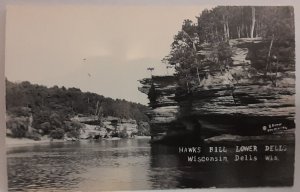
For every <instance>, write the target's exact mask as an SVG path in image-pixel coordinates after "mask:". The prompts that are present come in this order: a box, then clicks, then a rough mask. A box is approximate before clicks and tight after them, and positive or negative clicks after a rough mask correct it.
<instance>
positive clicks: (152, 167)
mask: <svg viewBox="0 0 300 192" xmlns="http://www.w3.org/2000/svg"><path fill="white" fill-rule="evenodd" d="M148 142H149V140H148V139H122V140H102V141H81V142H66V143H50V144H42V145H31V146H22V147H20V146H18V147H9V148H8V151H7V154H8V177H9V178H8V179H9V189H10V191H29V192H36V191H43V192H50V191H54V192H55V191H57V192H60V191H84V192H93V191H103V190H106V191H110V190H143V189H172V188H194V187H214V186H216V187H235V186H240V187H244V186H264V185H273V186H277V185H279V186H280V185H284V186H286V185H291V184H292V182H293V180H292V175H293V159H292V158H290V157H286V154H285V156H284V158H285V159H283V161H281V163H280V166H279V164H278V163H257V162H256V163H251V162H250V163H240V164H239V163H236V164H231V163H227V164H226V163H225V164H224V163H218V164H216V163H205V164H199V163H194V164H191V163H188V162H187V161H186V157H181V156H180V155H178V148H173V147H166V146H152V147H151V146H150V144H149V143H148ZM291 155H292V156H293V154H291ZM288 159H292V160H291V162H290V161H289V160H288ZM262 171H263V172H262Z"/></svg>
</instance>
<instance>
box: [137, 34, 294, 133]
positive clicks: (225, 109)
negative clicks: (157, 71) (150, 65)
mask: <svg viewBox="0 0 300 192" xmlns="http://www.w3.org/2000/svg"><path fill="white" fill-rule="evenodd" d="M229 44H230V49H231V51H232V57H231V59H232V62H231V64H230V65H228V66H223V67H222V68H221V67H220V68H217V67H213V66H210V65H207V66H203V70H202V72H203V73H205V75H203V74H202V76H201V82H200V84H198V85H197V86H194V87H193V88H192V89H191V91H190V92H189V93H187V92H182V91H181V92H179V91H178V89H177V81H176V77H174V76H160V77H157V76H153V77H152V78H151V79H143V80H141V81H140V83H141V84H142V85H143V86H142V87H141V88H140V91H142V92H143V93H145V94H147V95H148V97H149V100H150V103H149V105H150V106H151V107H152V110H150V111H149V112H148V116H149V117H150V119H151V122H150V125H151V134H152V136H153V137H154V138H160V137H161V136H162V135H172V134H173V133H176V132H177V133H180V134H181V133H182V131H183V130H187V131H189V130H191V131H195V129H201V134H200V135H201V137H210V136H215V135H221V134H237V135H262V134H273V133H275V132H277V131H282V130H286V129H291V128H294V127H295V123H294V116H295V58H294V54H293V53H292V50H293V46H294V45H293V42H289V41H286V42H281V43H278V42H277V43H274V44H273V47H272V50H271V54H270V57H268V56H267V55H268V52H269V47H270V41H263V40H261V39H235V40H230V42H229ZM198 54H201V55H202V56H203V58H204V60H208V61H209V60H210V59H211V54H212V48H211V47H210V45H203V47H202V49H201V51H200V52H198ZM267 63H268V67H267V68H268V70H267V71H266V65H267Z"/></svg>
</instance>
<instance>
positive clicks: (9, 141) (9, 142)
mask: <svg viewBox="0 0 300 192" xmlns="http://www.w3.org/2000/svg"><path fill="white" fill-rule="evenodd" d="M148 138H149V139H150V136H136V137H134V138H129V139H148ZM120 139H122V138H117V137H115V138H114V137H113V138H108V139H104V140H120ZM81 140H83V141H84V140H86V139H79V140H78V141H81ZM64 142H70V141H66V140H64V139H53V140H51V139H50V138H47V137H43V138H41V140H39V141H35V140H32V139H28V138H12V137H7V136H6V138H5V146H6V147H18V146H28V145H35V144H49V143H64Z"/></svg>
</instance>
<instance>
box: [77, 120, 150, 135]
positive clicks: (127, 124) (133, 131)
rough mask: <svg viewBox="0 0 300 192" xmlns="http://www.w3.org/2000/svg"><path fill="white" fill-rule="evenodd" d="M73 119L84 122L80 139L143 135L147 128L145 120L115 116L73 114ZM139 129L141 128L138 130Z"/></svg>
mask: <svg viewBox="0 0 300 192" xmlns="http://www.w3.org/2000/svg"><path fill="white" fill-rule="evenodd" d="M72 120H73V121H77V122H80V123H83V124H84V127H83V128H82V129H81V130H80V139H98V138H111V137H121V138H128V137H133V136H135V135H144V134H145V132H146V131H147V130H145V129H148V127H147V124H148V123H147V122H139V123H138V122H136V120H133V119H121V118H117V117H111V116H108V117H103V118H101V120H100V119H99V117H97V116H75V117H73V118H72ZM140 129H143V130H144V131H143V130H141V131H140Z"/></svg>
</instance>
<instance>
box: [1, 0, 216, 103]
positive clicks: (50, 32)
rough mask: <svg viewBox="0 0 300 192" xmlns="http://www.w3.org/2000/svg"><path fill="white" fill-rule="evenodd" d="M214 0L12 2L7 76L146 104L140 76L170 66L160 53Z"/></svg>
mask: <svg viewBox="0 0 300 192" xmlns="http://www.w3.org/2000/svg"><path fill="white" fill-rule="evenodd" d="M204 8H211V6H200V5H197V6H192V5H186V6H185V5H180V6H179V5H173V6H170V5H148V6H145V5H101V4H98V5H88V4H65V5H62V4H61V5H56V4H54V5H43V4H38V5H35V4H31V5H30V4H29V5H28V4H26V5H22V4H13V5H9V6H8V8H7V22H6V66H5V67H6V69H5V70H6V71H5V73H6V77H7V78H8V80H10V81H24V80H27V81H30V82H32V83H38V84H42V85H46V86H49V87H51V86H53V85H59V86H65V87H78V88H80V89H81V90H82V91H90V92H95V93H98V94H101V95H104V96H106V97H112V98H120V99H126V100H130V101H134V102H139V103H142V104H146V103H147V102H148V101H147V96H146V95H144V94H142V93H140V92H139V91H138V89H137V87H138V86H139V83H138V80H139V79H142V78H144V77H149V76H150V74H149V71H147V70H146V69H147V67H154V68H155V71H154V74H158V75H163V74H166V67H165V65H164V64H162V63H161V59H162V58H163V57H164V56H166V55H167V54H168V52H169V50H170V44H171V42H172V39H173V36H174V35H175V34H176V33H177V32H178V31H179V30H180V28H181V24H182V22H183V20H184V19H191V20H193V21H196V18H195V17H196V16H197V15H199V13H200V12H201V11H202V10H203V9H204Z"/></svg>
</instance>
